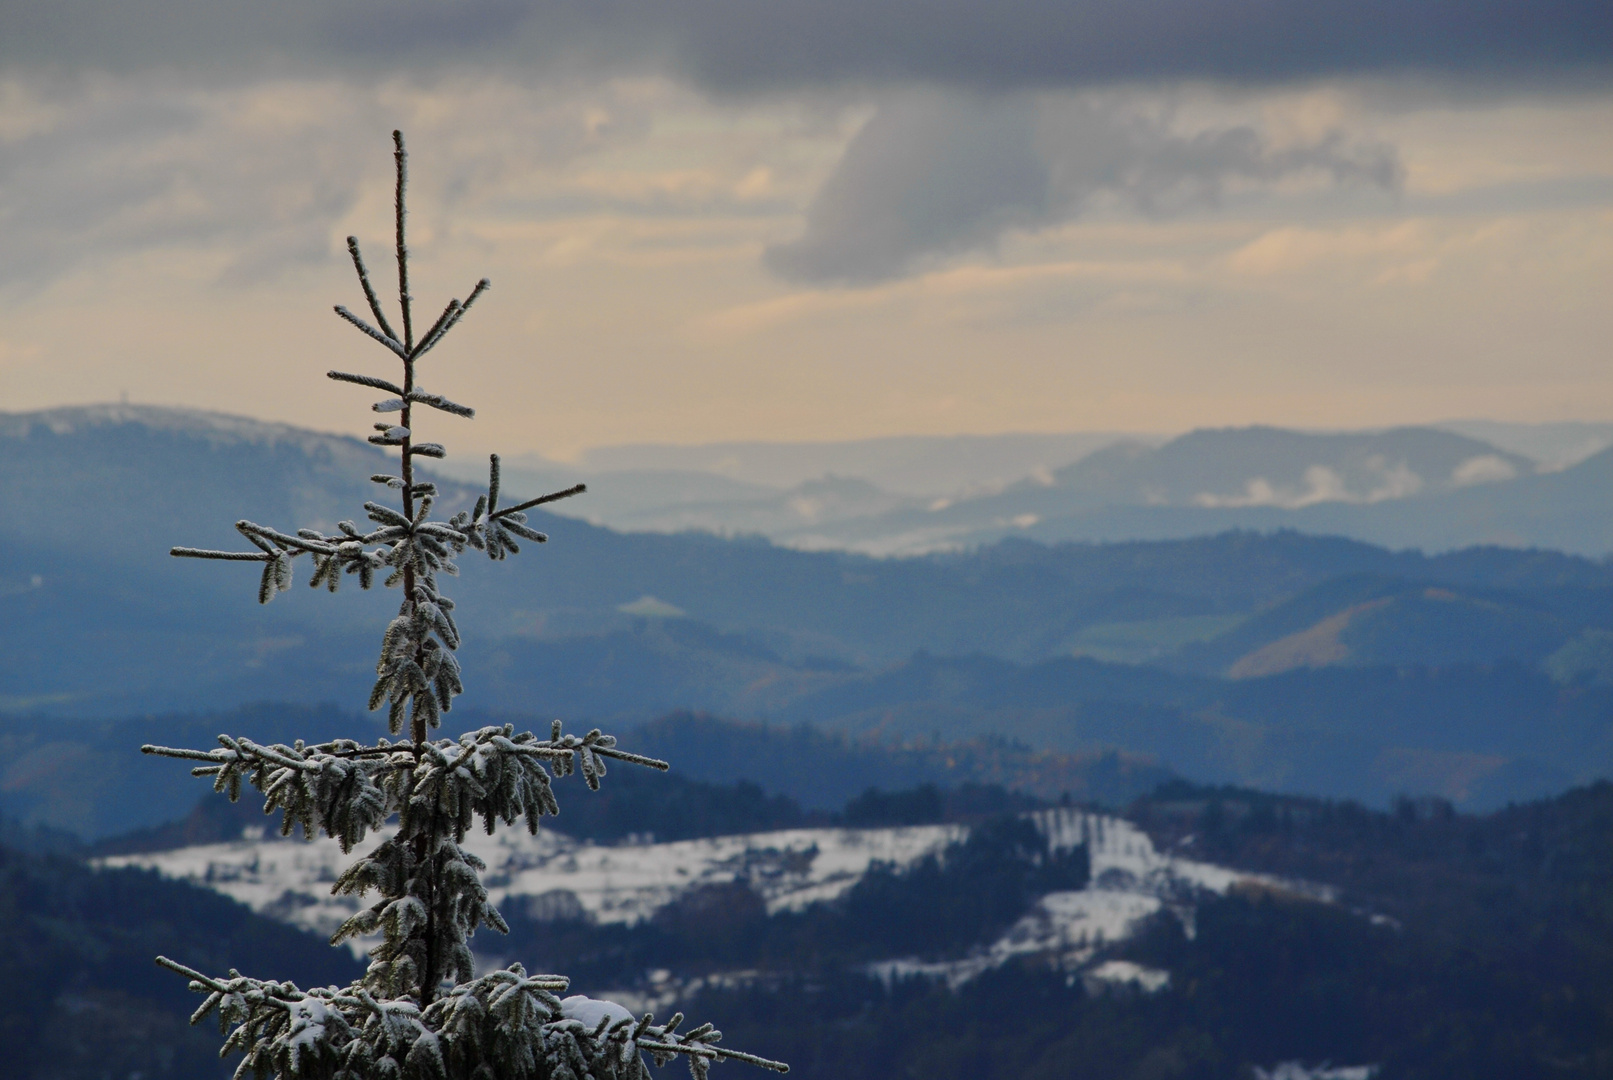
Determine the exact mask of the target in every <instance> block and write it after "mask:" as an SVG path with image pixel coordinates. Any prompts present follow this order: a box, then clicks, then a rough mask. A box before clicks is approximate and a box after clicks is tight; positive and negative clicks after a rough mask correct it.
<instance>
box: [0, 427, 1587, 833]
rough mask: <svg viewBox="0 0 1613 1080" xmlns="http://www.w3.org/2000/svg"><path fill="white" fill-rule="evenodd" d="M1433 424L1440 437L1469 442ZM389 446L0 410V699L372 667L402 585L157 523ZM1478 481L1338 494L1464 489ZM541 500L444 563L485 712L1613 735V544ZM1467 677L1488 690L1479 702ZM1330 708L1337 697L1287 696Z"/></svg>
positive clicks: (1371, 738)
mask: <svg viewBox="0 0 1613 1080" xmlns="http://www.w3.org/2000/svg"><path fill="white" fill-rule="evenodd" d="M1397 437H1398V436H1397ZM1240 438H1241V436H1240ZM1417 438H1418V439H1420V438H1421V436H1420V435H1419V436H1417ZM1449 438H1450V439H1457V438H1458V437H1456V436H1450V437H1449ZM1338 445H1340V446H1343V447H1345V448H1346V449H1348V450H1349V453H1357V452H1358V451H1360V450H1361V448H1362V446H1365V445H1368V444H1357V443H1353V442H1349V441H1347V440H1346V441H1345V442H1343V443H1340V444H1338ZM1370 445H1379V444H1370ZM1437 446H1438V447H1445V448H1446V449H1445V450H1441V451H1440V452H1441V453H1446V459H1441V460H1456V459H1457V458H1458V457H1460V455H1461V454H1463V453H1466V452H1467V451H1468V450H1469V449H1472V447H1471V446H1469V445H1467V444H1466V443H1462V442H1460V441H1458V442H1457V443H1452V442H1450V441H1449V440H1446V441H1443V442H1439V443H1438V444H1437ZM1352 447H1353V449H1351V448H1352ZM1436 448H1437V447H1436ZM1447 451H1448V453H1447ZM1604 458H1605V460H1604ZM1340 460H1343V459H1342V458H1341V459H1340ZM1419 460H1423V459H1419ZM1427 460H1430V461H1431V460H1435V455H1434V453H1433V451H1432V450H1430V451H1428V452H1427ZM1464 460H1466V459H1464ZM382 462H383V459H382V457H381V455H380V454H379V452H378V451H376V450H375V449H374V448H372V447H369V446H366V445H365V444H363V443H361V442H358V441H357V440H352V439H344V438H340V437H336V436H328V435H320V434H317V433H311V432H303V431H298V430H296V429H293V428H287V427H284V426H281V425H272V424H259V423H256V422H255V421H250V420H243V419H240V418H233V417H219V416H211V415H203V414H193V413H188V412H184V411H181V410H162V409H149V408H133V407H111V406H109V407H102V408H97V409H77V410H53V411H51V412H48V413H38V414H27V415H21V416H11V417H7V418H5V419H4V421H3V422H0V499H3V500H4V504H5V505H6V506H7V508H8V513H7V514H6V515H4V516H0V545H3V546H4V549H5V551H6V554H7V559H6V566H5V569H4V578H3V580H0V648H3V649H4V650H5V655H6V656H7V657H8V660H9V662H8V663H7V664H5V665H0V710H4V711H5V712H7V713H10V714H11V715H12V716H13V717H16V718H19V719H18V720H17V724H20V725H22V727H17V726H15V725H13V726H12V727H11V728H10V730H13V731H20V730H22V728H23V727H27V726H28V725H33V726H34V727H38V728H40V729H41V730H46V729H48V725H49V724H50V723H56V722H58V720H59V719H60V718H66V717H90V718H108V717H128V716H137V715H153V714H155V715H162V714H174V713H191V714H198V713H205V712H207V711H210V710H219V709H228V708H233V707H235V706H238V705H239V704H241V703H242V702H250V701H287V702H294V703H300V704H302V705H309V704H314V703H318V702H339V703H342V704H343V705H344V706H348V707H351V706H353V705H356V704H357V703H358V702H360V701H362V700H363V698H364V696H365V694H366V693H367V691H368V687H369V684H370V681H371V679H372V678H373V674H372V673H373V665H374V649H375V646H376V644H377V641H378V637H379V631H380V627H381V626H382V625H384V621H385V619H386V618H387V617H388V616H389V614H390V612H391V611H392V610H395V603H396V597H395V596H393V595H389V594H386V593H384V592H383V591H382V590H379V589H378V590H376V591H375V592H374V593H372V594H367V595H361V596H358V597H354V596H345V597H341V598H331V597H329V596H326V595H324V594H323V593H322V592H321V593H317V594H316V593H313V592H311V591H310V590H308V589H306V588H299V589H296V590H293V591H292V592H291V593H289V594H286V595H283V596H281V597H280V598H279V599H277V600H276V601H275V602H274V603H273V604H271V605H269V606H268V607H255V606H254V605H253V604H252V598H253V595H254V593H255V579H254V576H253V574H252V573H251V572H250V570H246V571H243V570H242V568H240V567H233V566H228V565H211V564H198V563H195V562H190V561H181V560H175V559H171V558H169V557H168V556H167V554H166V552H167V549H168V547H169V546H170V545H172V544H175V543H187V544H195V545H207V546H222V547H232V548H239V547H242V546H244V545H242V544H239V543H237V539H236V537H234V536H233V535H232V533H233V530H232V529H231V528H230V524H231V523H232V522H233V521H235V520H236V519H238V518H242V517H249V518H252V519H255V520H258V521H262V522H265V523H270V524H276V525H279V526H281V527H285V528H295V527H297V526H300V525H305V524H309V523H313V524H318V525H324V526H325V527H327V528H328V527H329V526H330V525H331V524H333V523H334V521H335V520H339V519H340V518H342V517H346V516H357V515H358V514H359V513H360V512H361V511H360V507H361V505H362V502H363V501H364V499H366V498H368V497H371V496H372V494H373V488H374V485H371V484H368V483H367V482H366V480H365V479H364V478H365V477H366V476H367V475H368V474H369V473H371V472H373V471H378V470H379V468H380V467H381V466H382ZM1341 468H1342V466H1341ZM1597 470H1603V471H1604V472H1607V473H1608V474H1609V476H1610V478H1613V456H1610V455H1604V456H1599V457H1595V458H1592V459H1590V460H1588V461H1585V462H1583V463H1581V464H1580V465H1578V466H1575V467H1574V468H1571V469H1567V470H1564V471H1562V472H1558V473H1553V474H1547V475H1538V476H1530V477H1524V478H1520V479H1518V480H1515V481H1509V482H1507V483H1508V484H1512V485H1518V484H1523V483H1524V482H1525V481H1527V482H1528V483H1529V484H1535V485H1548V486H1549V485H1558V486H1559V487H1561V488H1562V490H1563V491H1564V492H1568V493H1570V494H1571V493H1572V492H1574V491H1577V490H1579V487H1580V486H1581V484H1580V481H1581V480H1582V479H1583V477H1584V476H1592V475H1601V474H1600V473H1598V472H1597ZM1341 475H1343V474H1341ZM1502 486H1505V485H1502V484H1500V483H1499V482H1498V483H1497V484H1492V485H1487V488H1491V489H1496V490H1499V489H1500V487H1502ZM506 490H507V491H509V492H510V493H511V494H512V495H516V496H521V495H526V494H533V493H536V491H537V490H541V489H535V488H531V487H523V486H522V485H521V484H520V483H519V482H517V481H514V480H512V482H511V484H509V485H507V486H506ZM1183 490H1186V489H1183ZM1479 490H1480V488H1460V489H1456V490H1450V491H1447V492H1445V493H1444V494H1436V495H1430V496H1427V497H1425V498H1424V497H1419V498H1417V499H1412V498H1410V497H1408V498H1406V499H1400V500H1391V501H1386V502H1382V503H1378V504H1372V505H1365V504H1363V505H1359V506H1355V507H1353V508H1352V509H1354V510H1360V511H1363V512H1365V511H1373V512H1378V511H1383V510H1385V508H1390V507H1397V506H1410V505H1411V504H1412V503H1413V502H1420V503H1426V504H1432V503H1434V502H1439V501H1440V500H1446V502H1442V503H1441V505H1444V506H1448V505H1450V503H1449V500H1461V499H1466V498H1469V497H1472V496H1475V495H1476V493H1478V492H1479ZM1535 490H1545V488H1537V489H1535ZM441 498H442V500H443V502H445V503H446V504H448V505H449V506H450V507H452V506H455V505H464V504H466V503H468V502H469V500H470V499H471V498H472V489H471V488H470V487H468V486H466V485H461V484H459V483H457V482H452V481H443V482H442V484H441ZM585 498H586V496H585ZM1563 498H1564V499H1567V498H1568V496H1567V495H1564V496H1563ZM1256 509H1258V508H1256ZM1256 509H1249V510H1242V511H1237V512H1239V513H1254V512H1256ZM1321 509H1323V506H1322V505H1321V504H1318V505H1317V506H1313V507H1307V508H1302V509H1301V510H1296V511H1289V510H1279V509H1272V508H1265V509H1259V512H1261V513H1270V514H1302V513H1312V512H1319V511H1320V510H1321ZM1581 509H1582V511H1583V513H1584V515H1585V517H1586V518H1587V520H1589V519H1590V518H1592V517H1594V516H1596V514H1595V513H1593V510H1594V507H1592V506H1589V505H1587V506H1584V507H1582V508H1581ZM1128 512H1136V513H1139V514H1144V513H1152V512H1158V513H1169V514H1177V513H1179V514H1184V515H1190V514H1191V515H1197V514H1209V513H1222V512H1226V513H1232V512H1234V511H1232V510H1225V511H1223V510H1213V511H1212V510H1209V509H1204V508H1198V507H1191V506H1187V507H1157V508H1148V507H1136V508H1132V511H1128ZM1598 513H1599V512H1598ZM1602 517H1604V518H1605V517H1606V515H1602ZM537 520H538V522H539V525H540V527H542V528H544V529H546V530H547V531H548V532H549V533H550V534H551V536H552V537H553V539H552V542H550V543H549V544H547V545H545V546H543V547H541V548H537V549H536V550H532V551H529V552H525V553H523V554H522V555H521V556H520V557H519V558H517V559H514V560H511V561H510V562H507V563H504V564H501V565H499V566H497V567H489V566H485V565H482V564H481V561H480V559H479V557H477V556H475V555H474V554H471V555H468V556H467V557H466V558H465V559H464V560H463V562H464V568H465V572H464V574H463V575H462V576H461V577H460V578H458V579H456V580H454V581H453V582H452V583H451V584H450V585H449V589H450V593H451V595H453V596H454V597H455V598H456V600H458V602H459V604H460V614H461V616H462V619H461V622H462V625H464V626H465V627H466V630H467V638H466V643H465V647H464V649H463V651H462V653H461V655H462V658H463V663H464V665H465V669H466V673H467V683H468V685H469V687H470V692H469V693H468V694H467V695H466V697H465V698H464V699H463V702H462V706H461V707H462V708H463V709H464V710H465V714H466V715H467V716H475V715H482V716H490V715H513V716H515V717H517V718H519V719H521V720H522V722H541V721H542V720H544V719H546V718H548V717H551V716H556V715H558V716H562V717H565V718H567V719H568V720H572V721H578V722H581V721H592V720H595V719H598V720H605V721H609V722H610V723H612V724H614V725H615V726H617V727H630V726H633V725H637V724H642V723H644V722H646V721H648V720H650V719H652V718H654V717H657V716H662V715H665V714H667V713H670V712H675V711H678V710H701V711H705V712H708V713H710V714H713V715H720V716H725V717H731V718H735V719H738V720H745V721H765V722H770V723H787V724H810V725H815V726H818V727H820V728H832V729H835V730H838V731H842V732H848V733H853V734H858V735H860V734H861V733H869V732H872V733H875V734H876V735H877V737H878V738H879V739H881V740H883V741H885V742H886V743H889V742H891V741H893V740H894V741H895V742H897V743H903V744H905V743H909V742H912V741H914V740H928V741H930V742H932V743H958V742H969V741H971V740H984V739H989V738H1007V739H1010V740H1016V741H1017V742H1019V743H1021V744H1023V746H1024V747H1026V748H1028V749H1029V750H1030V751H1034V752H1042V751H1046V752H1056V753H1061V754H1073V755H1094V754H1102V753H1107V752H1110V751H1116V752H1121V753H1123V754H1129V755H1135V756H1140V757H1144V758H1149V759H1152V760H1154V761H1157V762H1158V763H1159V764H1160V765H1161V766H1162V767H1165V768H1169V769H1171V770H1174V771H1176V772H1178V773H1180V774H1182V775H1186V776H1189V777H1192V778H1194V779H1197V780H1203V781H1215V782H1240V783H1259V784H1264V785H1267V786H1272V787H1278V788H1284V789H1288V790H1296V791H1308V792H1312V793H1318V794H1329V795H1349V796H1353V797H1357V798H1362V799H1369V800H1374V801H1380V802H1381V801H1384V800H1387V799H1388V798H1390V797H1391V796H1393V795H1394V794H1396V793H1399V792H1402V791H1413V792H1441V793H1446V794H1449V795H1450V796H1451V797H1453V798H1458V799H1461V800H1467V801H1468V804H1469V805H1491V804H1493V803H1494V802H1495V801H1497V800H1505V799H1508V798H1521V797H1531V796H1534V795H1539V794H1544V793H1547V792H1550V791H1553V790H1558V789H1559V788H1560V787H1561V786H1563V785H1565V784H1568V783H1571V782H1574V781H1577V780H1588V779H1591V778H1594V777H1595V776H1599V775H1605V774H1606V773H1605V771H1604V770H1608V769H1609V767H1610V766H1609V755H1608V753H1607V751H1606V749H1605V737H1604V735H1602V734H1599V733H1600V732H1605V729H1606V724H1605V714H1598V713H1596V711H1595V710H1596V709H1597V708H1600V707H1601V706H1600V704H1599V702H1600V701H1601V698H1600V697H1599V696H1598V695H1601V694H1603V693H1604V691H1605V689H1606V687H1607V686H1608V685H1609V684H1610V683H1613V646H1608V645H1607V644H1606V643H1607V642H1608V641H1609V640H1613V603H1609V600H1610V598H1613V565H1609V564H1607V563H1605V562H1596V561H1592V560H1589V559H1586V558H1581V557H1575V556H1571V555H1565V554H1561V553H1556V552H1551V551H1544V550H1518V549H1510V548H1500V547H1488V548H1470V549H1462V550H1459V551H1454V552H1450V553H1446V554H1441V555H1426V554H1423V553H1420V552H1417V551H1390V550H1386V549H1384V548H1381V547H1374V546H1371V545H1368V544H1365V543H1361V542H1357V541H1351V540H1345V539H1339V538H1327V537H1316V536H1308V535H1304V534H1300V533H1296V532H1292V531H1275V532H1270V533H1264V534H1262V533H1254V532H1249V531H1242V532H1227V533H1222V534H1219V535H1215V536H1207V537H1206V536H1199V537H1191V538H1186V539H1179V540H1171V541H1126V542H1117V543H1111V544H1090V543H1059V544H1052V545H1047V544H1040V543H1034V542H1028V541H1026V540H1023V539H1017V538H1016V539H1008V540H1003V541H1000V542H997V543H994V544H991V545H988V546H984V547H980V548H978V549H973V550H969V551H964V552H952V553H943V554H935V555H930V556H924V557H915V558H892V559H877V558H870V557H867V556H861V555H854V554H849V553H845V552H835V551H822V552H804V551H797V550H791V549H787V548H782V547H778V546H774V545H773V544H771V543H768V542H766V541H764V540H759V539H754V538H752V539H737V540H728V539H721V538H718V537H714V536H711V535H707V534H697V533H694V534H671V535H669V534H659V533H626V534H624V533H619V532H615V531H613V530H609V529H604V528H600V527H596V526H592V525H589V524H587V523H585V522H581V521H578V520H576V519H568V518H562V517H557V516H553V515H539V516H538V518H537ZM1183 520H1184V521H1185V520H1186V519H1185V518H1184V519H1183ZM1024 531H1032V532H1034V530H1024ZM301 573H302V575H303V580H306V569H305V568H304V569H303V570H302V571H301ZM350 591H351V590H350ZM1076 658H1081V659H1079V660H1077V659H1076ZM1229 680H1230V681H1229ZM1480 690H1482V691H1483V692H1484V694H1487V695H1489V696H1488V697H1486V698H1484V699H1483V700H1478V699H1477V698H1476V697H1475V695H1478V694H1479V692H1480ZM1447 702H1466V703H1468V705H1464V706H1463V707H1464V708H1466V707H1469V705H1471V708H1472V709H1473V712H1472V719H1471V720H1470V722H1469V723H1468V724H1467V726H1466V727H1463V726H1461V725H1460V724H1458V723H1457V722H1456V717H1455V714H1454V713H1453V712H1452V711H1451V709H1452V708H1454V706H1448V705H1447ZM457 715H458V714H457V713H456V716H457ZM1312 716H1315V717H1321V716H1325V717H1326V719H1325V722H1321V721H1318V724H1319V726H1313V725H1311V723H1310V721H1306V722H1304V723H1299V722H1296V721H1295V720H1294V719H1293V718H1294V717H1312ZM30 717H35V718H37V719H28V718H30ZM46 717H52V718H57V719H54V720H50V721H46V720H45V718H46ZM85 722H86V723H88V722H89V721H85ZM103 722H104V721H103V720H96V721H94V723H103ZM1598 725H1602V726H1600V727H1599V726H1598ZM1523 733H1527V734H1523ZM212 734H213V733H211V732H204V733H202V735H201V737H202V739H203V740H204V741H205V740H206V739H208V738H211V735H212ZM28 738H29V739H33V740H34V741H31V742H29V743H28V746H27V752H26V755H25V757H26V762H27V764H26V766H24V765H22V764H20V763H19V762H21V761H22V760H23V758H24V756H23V755H21V754H20V752H19V756H18V758H17V761H15V762H13V763H11V764H9V765H8V767H7V768H8V771H7V773H6V775H5V777H0V796H4V793H5V792H6V791H7V790H12V791H16V792H21V791H22V790H24V789H28V790H32V789H31V788H30V787H29V785H30V784H32V782H33V781H31V780H28V779H25V778H26V777H33V776H48V775H49V773H50V770H51V769H54V768H57V767H58V763H60V762H65V761H68V760H70V759H71V758H72V755H73V754H75V753H79V752H80V751H78V750H73V749H71V747H72V746H75V745H80V744H81V743H82V740H80V739H78V738H77V737H76V736H75V737H72V738H67V737H64V738H61V739H50V738H46V739H44V740H43V741H39V740H38V739H37V738H36V737H35V736H34V735H29V736H28ZM1598 740H1601V741H1598ZM136 741H138V740H136ZM58 742H59V743H61V744H62V745H61V746H56V745H55V744H56V743H58ZM754 779H756V780H757V781H758V782H759V783H761V782H766V783H782V782H783V781H782V780H780V779H778V778H773V779H769V778H767V777H761V776H757V777H754ZM922 779H923V778H922V777H918V778H915V782H920V780H922ZM982 779H986V778H982ZM7 785H20V786H15V787H9V788H8V787H7ZM1038 790H1043V791H1051V793H1052V794H1054V795H1056V794H1057V793H1058V792H1059V791H1060V790H1061V789H1060V788H1057V787H1051V788H1038ZM183 810H184V807H178V808H176V809H175V811H174V815H175V816H177V814H179V813H182V812H183ZM77 813H78V812H77V811H68V810H63V811H62V813H60V814H56V815H55V816H54V817H52V818H50V820H55V821H64V822H65V821H69V820H78V819H77V818H75V817H74V815H75V814H77ZM72 827H75V828H82V829H85V830H93V829H99V828H101V826H100V825H97V824H92V823H84V824H80V825H74V826H72Z"/></svg>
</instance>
